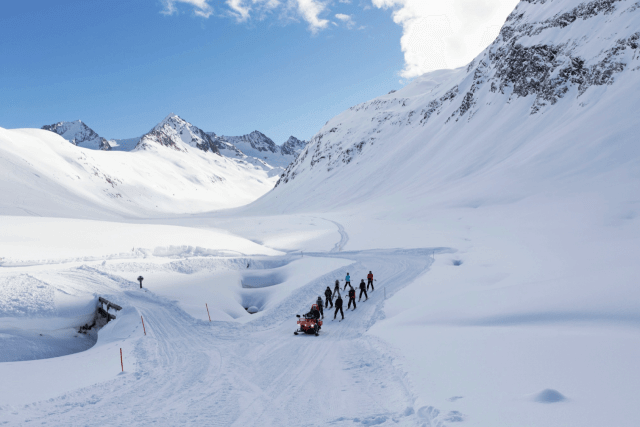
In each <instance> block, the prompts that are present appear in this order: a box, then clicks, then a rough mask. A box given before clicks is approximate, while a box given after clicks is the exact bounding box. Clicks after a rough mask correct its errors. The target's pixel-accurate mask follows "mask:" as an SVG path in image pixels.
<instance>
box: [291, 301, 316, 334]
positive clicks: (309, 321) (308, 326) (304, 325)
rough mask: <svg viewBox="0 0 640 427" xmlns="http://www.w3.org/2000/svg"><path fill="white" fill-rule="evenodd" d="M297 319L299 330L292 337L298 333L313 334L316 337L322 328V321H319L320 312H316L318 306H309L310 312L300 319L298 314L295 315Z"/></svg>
mask: <svg viewBox="0 0 640 427" xmlns="http://www.w3.org/2000/svg"><path fill="white" fill-rule="evenodd" d="M296 317H297V318H298V325H300V329H298V330H297V331H295V332H294V335H298V333H299V332H304V333H305V334H314V335H315V336H318V333H319V332H320V328H322V320H320V310H318V304H313V305H312V306H311V311H309V312H308V313H307V314H305V315H303V316H302V317H300V315H299V314H296Z"/></svg>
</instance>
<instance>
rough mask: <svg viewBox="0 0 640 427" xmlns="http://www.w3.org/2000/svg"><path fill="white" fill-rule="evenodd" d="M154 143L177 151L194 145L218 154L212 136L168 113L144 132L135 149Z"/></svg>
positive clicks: (146, 147)
mask: <svg viewBox="0 0 640 427" xmlns="http://www.w3.org/2000/svg"><path fill="white" fill-rule="evenodd" d="M154 145H163V146H165V147H169V148H173V149H174V150H177V151H187V147H188V146H189V147H194V148H197V149H199V150H202V151H205V152H209V151H210V152H212V153H216V154H220V151H219V150H218V146H217V145H216V143H215V142H214V140H213V138H211V136H209V135H208V134H207V133H206V132H204V131H203V130H201V129H199V128H197V127H196V126H194V125H192V124H191V123H189V122H187V121H186V120H184V119H182V118H180V117H178V116H176V115H175V114H169V115H168V116H167V117H166V118H165V119H164V120H163V121H161V122H160V123H159V124H158V125H156V126H155V127H154V128H153V129H151V131H149V133H147V134H145V135H144V136H143V137H142V138H141V139H140V142H138V144H137V145H136V148H135V149H136V150H145V149H148V148H151V147H153V146H154Z"/></svg>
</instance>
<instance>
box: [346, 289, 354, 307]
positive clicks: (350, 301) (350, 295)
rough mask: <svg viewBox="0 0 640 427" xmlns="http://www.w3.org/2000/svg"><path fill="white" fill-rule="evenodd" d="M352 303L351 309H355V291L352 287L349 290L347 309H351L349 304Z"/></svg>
mask: <svg viewBox="0 0 640 427" xmlns="http://www.w3.org/2000/svg"><path fill="white" fill-rule="evenodd" d="M352 302H353V309H354V310H355V309H356V290H355V289H353V287H352V288H351V289H349V304H347V309H349V308H351V303H352Z"/></svg>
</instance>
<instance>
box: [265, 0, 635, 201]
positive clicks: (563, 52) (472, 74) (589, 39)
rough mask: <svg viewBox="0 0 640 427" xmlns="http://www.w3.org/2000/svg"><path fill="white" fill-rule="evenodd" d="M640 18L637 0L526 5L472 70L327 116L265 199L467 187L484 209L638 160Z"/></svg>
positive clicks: (436, 75)
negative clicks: (326, 119)
mask: <svg viewBox="0 0 640 427" xmlns="http://www.w3.org/2000/svg"><path fill="white" fill-rule="evenodd" d="M639 15H640V8H638V5H637V3H636V2H633V1H591V2H583V1H578V0H574V1H562V2H561V1H522V2H521V3H520V4H519V5H518V6H517V8H516V9H515V10H514V12H513V13H512V14H511V15H510V16H509V18H508V20H507V22H506V23H505V26H504V27H503V29H502V30H501V32H500V35H499V37H498V38H497V39H496V41H495V42H494V43H493V44H492V45H491V46H490V47H489V48H487V49H486V50H485V51H484V52H483V53H482V54H481V55H479V56H478V58H476V60H474V61H473V62H472V63H471V64H469V66H467V67H465V68H463V69H458V70H453V71H436V72H433V73H430V74H427V75H425V76H423V77H421V78H418V79H416V81H414V82H413V83H412V84H410V85H409V86H407V87H406V88H404V89H402V90H399V91H397V92H395V93H392V94H388V95H385V96H382V97H380V98H377V99H375V100H372V101H369V102H366V103H364V104H361V105H357V106H355V107H352V108H351V109H350V110H348V111H346V112H344V113H342V114H340V115H339V116H337V117H335V118H334V119H332V120H330V121H329V122H328V123H327V124H326V126H324V127H323V128H322V130H321V131H320V132H319V133H318V134H317V135H316V136H314V138H313V139H312V140H311V142H310V143H309V145H307V147H306V148H305V150H304V151H303V152H302V154H301V155H300V156H299V157H298V158H297V160H296V161H295V162H294V163H293V164H292V165H291V166H289V167H288V169H287V171H286V173H285V174H284V175H283V177H282V178H281V179H280V181H279V183H278V188H277V190H276V191H275V192H273V193H272V194H270V195H269V196H267V198H266V199H268V200H274V199H275V197H278V204H279V205H280V204H281V203H282V202H283V199H285V200H290V206H291V207H294V206H296V207H300V206H304V207H305V208H310V207H311V206H317V207H322V208H324V209H326V208H327V207H328V205H327V203H329V205H331V206H338V205H342V204H343V203H344V201H345V200H349V201H350V202H356V201H359V200H361V199H362V198H363V197H365V198H372V197H373V198H375V197H380V196H382V195H389V194H395V193H397V192H401V193H402V194H404V195H405V196H411V197H412V198H416V197H417V196H423V197H431V196H432V195H433V192H434V191H450V190H451V189H452V187H453V186H462V187H457V188H460V189H461V190H462V191H465V190H464V187H467V188H468V189H469V190H468V191H469V194H467V195H466V196H464V197H465V198H466V199H468V200H469V201H468V203H469V204H479V205H482V204H486V203H496V202H501V201H504V200H509V199H513V198H517V197H522V196H524V195H525V194H530V192H531V188H528V189H526V190H524V191H523V189H522V188H521V186H520V184H521V183H522V182H523V180H524V181H525V182H526V184H525V185H526V186H527V187H531V186H536V187H538V188H541V186H542V185H545V184H546V185H547V186H548V185H551V186H553V187H555V186H557V184H558V183H557V180H558V179H563V180H566V179H568V178H570V177H574V178H575V177H576V176H589V177H595V176H596V175H598V174H600V173H602V172H605V171H609V170H611V169H613V168H625V167H626V166H629V165H630V163H631V162H633V163H634V164H635V162H637V160H638V157H637V149H636V147H637V144H636V141H637V130H638V126H639V124H640V119H639V118H638V117H639V116H638V115H637V114H636V113H635V111H636V110H637V105H638V91H639V89H638V88H639V87H640V85H639V82H640V48H639V43H640V40H639V39H640V32H639V31H638V29H639V28H640V25H639V24H638V22H639V18H638V16H639ZM630 170H631V171H632V170H633V168H630ZM492 178H493V182H491V181H489V180H490V179H492ZM490 182H491V185H488V184H489V183H490ZM319 183H321V184H319ZM515 184H518V185H517V186H518V190H515V191H514V187H515V186H516V185H515ZM496 185H497V186H496ZM445 186H446V187H450V188H449V189H447V190H445ZM472 187H473V188H474V190H473V191H480V192H481V193H477V192H476V193H473V192H472V191H471V188H472ZM310 188H314V189H315V190H316V193H315V194H314V195H313V197H312V200H308V202H309V203H310V204H311V205H309V204H307V203H306V201H307V200H305V203H301V201H302V200H304V199H305V194H309V189H310ZM332 194H338V195H340V197H338V198H334V197H333V196H331V197H329V195H332ZM322 195H326V197H322ZM452 196H453V197H454V198H460V197H461V196H462V193H461V192H456V193H453V194H452ZM418 204H421V201H418ZM260 206H263V204H260ZM416 208H418V206H416Z"/></svg>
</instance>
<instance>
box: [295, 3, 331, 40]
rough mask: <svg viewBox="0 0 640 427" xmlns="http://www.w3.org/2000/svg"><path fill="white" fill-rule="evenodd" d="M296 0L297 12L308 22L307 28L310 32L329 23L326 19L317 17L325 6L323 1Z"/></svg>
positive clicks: (316, 30)
mask: <svg viewBox="0 0 640 427" xmlns="http://www.w3.org/2000/svg"><path fill="white" fill-rule="evenodd" d="M296 2H297V3H298V12H299V13H300V15H302V17H303V19H304V20H305V21H307V22H308V23H309V29H310V30H311V32H312V33H314V34H315V33H317V32H318V31H320V30H322V29H324V28H326V27H327V25H329V21H328V20H326V19H321V18H320V17H319V16H320V14H321V13H322V12H324V10H325V8H326V5H325V4H324V3H322V2H320V1H318V0H296Z"/></svg>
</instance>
